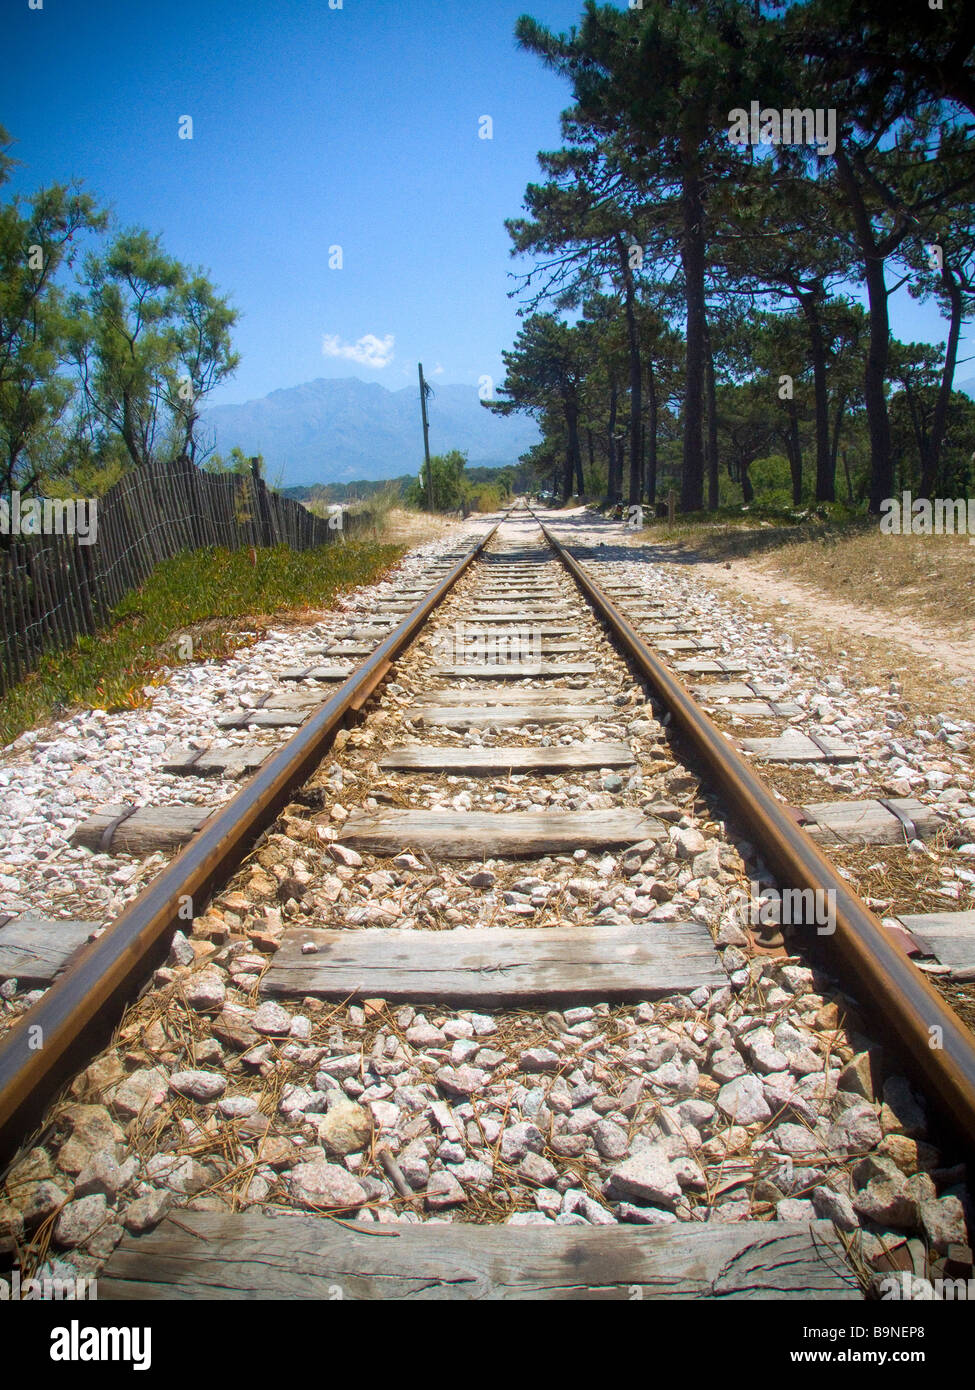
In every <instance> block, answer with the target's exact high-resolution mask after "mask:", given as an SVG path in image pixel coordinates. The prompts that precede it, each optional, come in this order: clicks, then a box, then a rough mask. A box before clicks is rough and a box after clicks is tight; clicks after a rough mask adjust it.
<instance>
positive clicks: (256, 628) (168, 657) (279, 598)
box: [0, 539, 403, 744]
mask: <svg viewBox="0 0 975 1390" xmlns="http://www.w3.org/2000/svg"><path fill="white" fill-rule="evenodd" d="M402 554H403V547H402V546H397V545H380V544H377V543H376V542H375V541H369V540H358V539H357V540H349V541H346V542H345V543H344V544H343V543H335V544H331V545H326V546H320V547H319V548H318V549H316V550H306V551H303V552H301V553H298V552H296V551H293V550H290V549H289V548H288V547H287V546H275V547H274V548H273V549H268V550H254V551H246V550H233V551H232V550H224V549H209V550H201V551H196V552H194V553H193V554H184V555H178V556H176V557H175V558H174V559H172V560H166V561H164V562H163V563H162V564H160V565H157V567H156V569H155V570H154V571H153V573H152V575H151V576H150V578H149V580H148V581H147V582H146V583H145V584H144V585H143V586H142V588H141V589H139V590H137V591H136V592H134V593H132V594H129V595H127V596H126V598H125V599H124V600H123V601H122V602H121V603H120V604H119V605H118V607H117V608H116V609H115V611H114V613H113V614H112V621H111V624H110V626H108V627H107V628H106V630H105V631H104V632H103V633H99V634H98V635H97V636H95V637H84V638H81V639H79V640H78V641H76V642H75V644H74V646H73V647H72V648H70V650H68V651H66V652H59V653H56V654H55V653H52V654H51V655H50V656H48V657H45V658H44V659H43V660H42V662H41V663H40V665H39V667H38V669H37V670H36V671H34V672H32V673H31V675H29V676H28V677H27V679H26V680H24V681H23V682H21V683H20V684H19V685H17V686H14V687H13V688H12V689H10V690H8V691H7V692H6V694H4V695H3V696H0V742H2V743H4V744H6V743H9V742H10V741H11V740H12V739H14V738H16V737H17V736H18V734H20V733H22V732H23V731H24V730H25V729H28V728H31V727H32V726H33V725H35V724H37V723H39V722H41V721H42V720H45V719H48V718H51V717H58V716H62V715H64V714H66V713H68V712H70V711H72V710H75V709H105V710H118V709H135V708H137V707H138V706H140V705H144V704H147V703H148V701H149V699H150V698H151V694H152V687H153V686H154V685H159V684H162V683H163V681H164V680H165V679H166V676H167V674H168V670H169V669H171V668H172V667H173V666H174V665H176V664H177V663H178V662H179V661H180V660H185V659H192V660H219V659H220V658H222V657H226V656H228V655H230V653H231V652H233V651H234V650H235V648H237V647H240V646H241V645H246V644H247V642H248V641H250V642H254V641H257V640H259V637H260V635H261V632H262V630H263V629H264V628H266V626H267V625H268V624H269V623H271V622H275V623H280V622H281V621H282V620H286V619H289V618H295V617H298V616H300V615H302V614H304V613H306V612H307V611H308V610H320V609H323V608H327V607H328V606H329V605H330V604H331V602H332V601H333V599H334V598H335V596H336V595H337V594H339V593H341V592H343V591H345V590H348V589H353V588H356V587H357V586H358V585H360V584H373V583H376V582H377V581H378V580H379V579H380V578H381V577H382V576H383V575H384V574H385V573H386V572H387V571H388V570H389V569H390V568H391V567H392V566H393V565H394V564H396V562H397V561H398V560H399V558H400V557H401V555H402ZM185 638H189V639H190V640H189V643H187V642H186V641H185V640H184V641H181V640H180V639H185Z"/></svg>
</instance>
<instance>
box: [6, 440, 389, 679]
mask: <svg viewBox="0 0 975 1390" xmlns="http://www.w3.org/2000/svg"><path fill="white" fill-rule="evenodd" d="M11 503H12V499H11ZM11 503H8V509H9V508H10V506H11ZM89 505H90V504H89ZM369 519H370V518H369V517H368V515H366V514H362V513H356V514H353V513H348V512H346V513H343V514H341V516H339V515H336V516H335V517H333V518H332V519H331V521H326V520H324V519H323V518H321V517H317V516H314V515H313V514H312V513H311V512H310V511H308V510H307V508H305V507H302V506H301V505H300V504H299V503H297V502H293V501H291V500H290V498H286V497H279V496H278V495H277V494H275V493H273V492H270V491H269V490H268V488H267V487H266V486H265V484H264V482H263V481H262V480H261V479H260V478H259V477H258V476H257V473H256V470H255V471H254V472H253V473H252V474H251V475H246V474H243V475H242V474H238V473H203V472H201V471H200V469H198V468H196V467H195V466H194V465H193V464H192V463H190V462H189V460H187V459H178V460H176V462H174V463H153V464H147V465H146V466H144V467H142V468H137V469H134V470H133V471H132V472H130V473H127V474H126V475H125V477H123V478H121V479H120V480H119V482H117V483H116V484H115V485H114V487H112V488H110V489H109V491H108V492H107V493H105V495H104V496H103V497H99V498H98V499H97V508H96V512H95V520H96V527H95V532H94V534H95V541H94V543H93V544H82V542H81V539H79V536H78V535H77V534H72V535H66V534H60V535H57V534H55V535H51V534H36V535H28V536H23V535H20V536H18V535H15V534H13V532H14V531H15V530H16V527H15V526H12V525H8V526H7V527H5V528H4V530H5V532H6V534H0V624H2V642H0V691H3V690H6V689H8V688H9V687H10V686H11V685H12V684H14V683H16V682H17V681H19V680H22V679H23V677H24V676H25V675H27V674H28V672H30V671H31V670H32V669H33V668H34V667H35V666H36V665H37V662H38V659H39V658H40V657H41V655H42V654H43V653H45V652H48V651H52V650H62V651H63V650H64V649H65V648H67V647H69V646H70V645H71V644H72V642H73V641H74V640H75V638H76V637H78V636H80V635H82V634H85V633H87V634H93V633H95V632H96V631H97V630H98V629H99V628H100V627H102V626H103V625H104V624H105V623H106V621H107V620H108V617H109V614H110V612H111V610H112V609H113V608H114V607H115V605H116V604H117V603H118V602H119V601H120V599H122V598H123V597H124V595H125V594H127V593H129V592H130V591H131V590H133V589H135V588H138V586H139V585H140V584H142V583H143V582H144V580H145V579H146V578H147V577H148V575H149V574H150V572H151V570H152V569H153V567H154V566H155V565H157V564H158V563H159V562H160V561H161V560H167V559H169V558H170V557H171V556H173V555H178V554H180V553H182V552H185V551H192V550H200V549H203V548H204V547H206V546H226V547H227V548H228V549H231V550H238V549H241V548H248V547H251V546H253V547H257V546H269V545H278V544H285V545H289V546H291V547H292V548H293V549H294V550H310V549H312V548H313V547H314V546H319V545H326V544H328V543H329V542H331V541H335V540H337V539H341V537H342V536H343V535H347V534H349V532H350V531H356V530H360V529H361V528H362V527H363V526H364V525H367V524H368V522H369ZM339 522H340V523H341V524H340V525H339V524H337V523H339ZM65 529H68V528H67V527H65Z"/></svg>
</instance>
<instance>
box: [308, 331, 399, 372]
mask: <svg viewBox="0 0 975 1390" xmlns="http://www.w3.org/2000/svg"><path fill="white" fill-rule="evenodd" d="M395 341H396V340H395V338H394V337H393V334H392V333H387V334H386V336H385V338H377V337H376V335H375V333H364V334H363V336H362V337H361V338H358V339H357V340H356V341H355V342H354V343H343V342H342V340H341V338H340V337H339V335H338V334H337V333H326V334H325V336H324V337H323V338H322V354H323V355H324V356H325V357H345V358H347V359H348V360H349V361H350V362H358V363H359V365H360V366H362V367H388V366H389V364H390V362H391V361H392V360H393V344H394V342H395Z"/></svg>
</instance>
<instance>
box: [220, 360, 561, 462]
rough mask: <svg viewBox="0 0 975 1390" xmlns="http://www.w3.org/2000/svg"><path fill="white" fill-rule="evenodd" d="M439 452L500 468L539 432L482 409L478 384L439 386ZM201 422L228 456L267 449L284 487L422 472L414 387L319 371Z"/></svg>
mask: <svg viewBox="0 0 975 1390" xmlns="http://www.w3.org/2000/svg"><path fill="white" fill-rule="evenodd" d="M433 391H434V395H433V398H432V400H431V402H430V406H429V413H430V448H431V450H432V452H433V453H435V454H439V453H445V452H446V451H447V450H448V449H461V450H465V451H466V452H467V455H468V461H469V463H470V464H471V466H472V467H484V468H503V467H504V466H505V465H507V464H514V463H517V461H518V457H519V455H520V454H523V453H525V451H526V450H527V449H529V448H531V446H532V445H533V444H534V443H536V442H537V440H538V438H539V434H538V429H537V426H536V425H535V423H534V422H533V421H532V420H530V419H528V418H527V417H525V416H518V415H511V416H507V417H501V416H497V415H495V414H493V412H491V411H489V410H484V409H483V408H482V406H481V402H480V399H479V397H478V393H477V387H476V386H465V385H463V384H460V383H451V382H445V383H442V384H440V385H434V388H433ZM203 422H204V425H205V426H206V427H207V428H208V429H209V431H210V432H211V434H212V435H213V437H214V440H215V445H216V449H217V451H218V452H219V453H220V454H223V455H224V456H225V457H226V455H227V454H229V453H230V450H231V449H232V448H234V446H236V447H238V448H240V449H243V451H244V453H245V454H247V455H248V456H250V455H252V454H263V455H264V459H265V464H266V469H267V476H268V477H269V478H271V479H273V480H274V481H275V482H277V481H278V479H279V478H280V481H281V484H282V486H284V487H298V486H308V485H310V484H312V483H330V482H341V481H343V480H348V479H352V478H354V479H368V480H376V479H382V478H397V477H402V475H403V474H404V473H417V472H419V469H420V465H421V464H422V462H423V433H422V429H421V425H420V400H419V389H418V387H417V386H403V387H400V388H397V389H396V390H393V391H391V390H390V389H389V388H388V387H386V386H383V385H382V383H381V382H378V381H363V380H362V378H361V377H354V376H350V377H316V378H315V380H313V381H304V382H301V383H300V384H299V385H297V386H284V387H279V388H278V389H277V390H275V391H271V392H270V393H269V394H268V395H266V396H262V397H260V398H259V399H257V400H251V401H244V402H243V403H241V404H240V405H213V406H209V407H206V408H205V409H204V411H203Z"/></svg>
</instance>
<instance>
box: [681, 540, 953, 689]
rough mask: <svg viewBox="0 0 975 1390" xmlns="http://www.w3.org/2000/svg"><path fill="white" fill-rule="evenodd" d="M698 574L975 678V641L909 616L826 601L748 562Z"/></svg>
mask: <svg viewBox="0 0 975 1390" xmlns="http://www.w3.org/2000/svg"><path fill="white" fill-rule="evenodd" d="M694 568H695V570H696V571H697V573H699V574H700V576H701V578H702V579H704V580H705V581H706V582H707V583H710V584H714V585H716V586H721V587H723V588H725V589H733V590H734V591H735V592H736V593H738V594H740V595H742V596H743V597H746V598H753V599H756V600H757V601H758V602H760V603H766V604H770V605H774V604H778V603H779V601H780V600H781V599H788V600H789V603H790V604H792V605H795V607H796V609H797V610H798V611H799V612H800V613H801V615H802V616H803V617H806V618H810V619H812V620H813V621H815V622H818V623H822V624H823V625H824V626H828V627H831V628H833V629H837V628H843V629H845V630H846V631H847V632H851V633H854V634H856V635H857V636H861V637H876V638H878V639H879V640H880V641H883V642H887V643H889V644H890V646H891V648H892V649H893V648H896V647H904V648H906V649H907V650H908V651H910V652H911V653H913V655H914V656H915V657H918V656H922V657H925V658H927V659H928V660H930V661H932V662H935V663H937V664H939V665H940V666H942V667H943V668H944V671H945V674H946V675H948V676H967V675H973V674H975V637H957V636H950V635H945V634H942V633H939V632H937V631H935V630H934V629H933V628H931V627H928V626H926V625H923V624H921V623H918V622H916V621H915V620H914V619H913V618H909V617H907V616H901V615H899V614H898V615H890V614H887V613H882V612H880V611H878V610H871V609H870V608H860V607H857V606H856V605H854V604H850V603H842V602H838V601H837V600H836V599H830V598H825V597H824V596H823V595H822V594H820V593H817V591H816V590H815V589H813V588H812V587H811V586H809V585H806V584H797V583H795V582H794V581H792V580H789V579H786V578H785V577H784V576H781V575H777V574H771V573H769V572H768V571H766V570H765V569H763V568H762V567H761V566H760V565H757V564H754V563H752V562H750V561H748V560H733V561H731V562H720V561H706V560H702V561H700V562H699V563H698V564H697V565H695V567H694Z"/></svg>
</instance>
